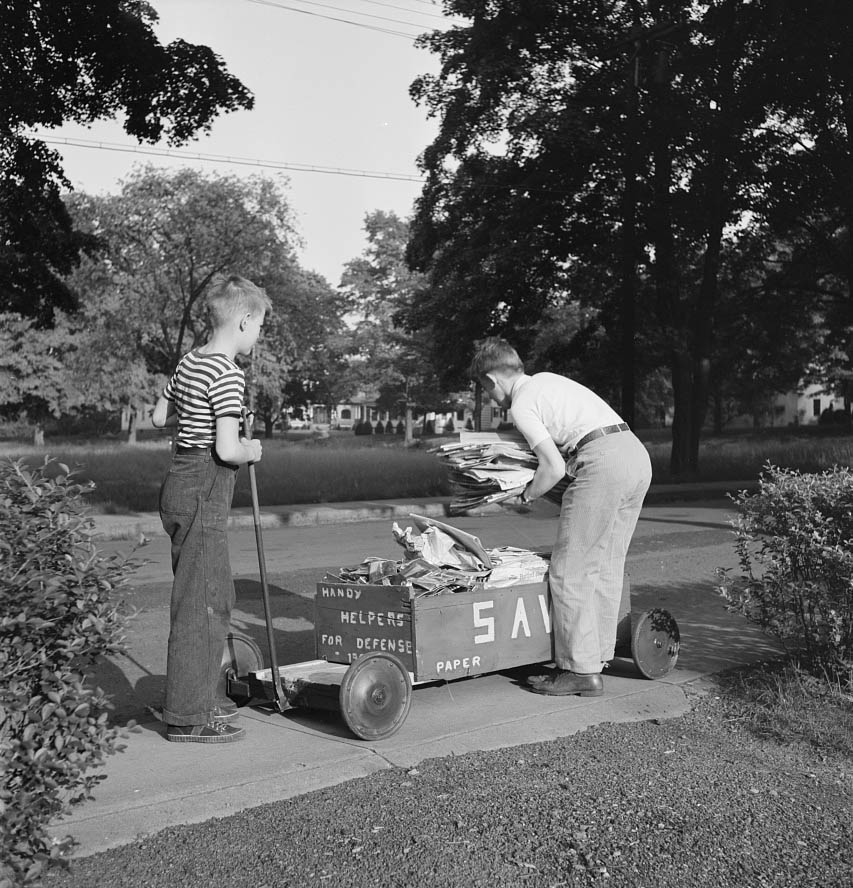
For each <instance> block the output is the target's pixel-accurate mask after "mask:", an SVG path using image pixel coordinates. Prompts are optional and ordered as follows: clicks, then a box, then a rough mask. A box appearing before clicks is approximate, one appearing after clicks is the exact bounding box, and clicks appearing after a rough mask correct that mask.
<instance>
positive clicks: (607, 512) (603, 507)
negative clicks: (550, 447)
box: [549, 432, 652, 673]
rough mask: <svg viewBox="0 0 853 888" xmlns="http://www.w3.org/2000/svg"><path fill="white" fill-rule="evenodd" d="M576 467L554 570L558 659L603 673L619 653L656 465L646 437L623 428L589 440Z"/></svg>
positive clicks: (565, 665)
mask: <svg viewBox="0 0 853 888" xmlns="http://www.w3.org/2000/svg"><path fill="white" fill-rule="evenodd" d="M572 473H573V474H574V475H575V476H576V477H575V480H574V481H573V482H572V483H571V484H569V486H568V487H567V488H566V492H565V494H564V495H563V502H562V508H561V510H560V518H559V523H558V528H557V540H556V543H555V544H554V549H553V552H552V554H551V567H550V571H549V582H550V588H551V602H552V626H553V629H552V631H553V634H554V659H555V662H556V664H557V666H558V667H559V668H561V669H569V670H571V671H572V672H578V673H597V672H601V669H602V666H603V665H604V664H605V663H607V662H608V661H609V660H611V659H612V658H613V652H614V646H615V644H616V626H617V623H618V618H619V603H620V601H621V597H622V580H623V577H624V573H625V557H626V556H627V554H628V547H629V545H630V544H631V538H632V536H633V535H634V529H635V528H636V526H637V520H638V518H639V517H640V510H641V508H642V505H643V499H644V498H645V495H646V492H647V491H648V489H649V485H650V483H651V479H652V467H651V461H650V460H649V454H648V451H647V450H646V448H645V447H644V446H643V444H642V442H641V441H640V440H639V439H638V438H637V437H636V436H635V435H634V434H633V433H632V432H620V433H618V434H615V435H607V436H605V437H602V438H596V439H595V440H593V441H590V442H589V443H588V444H585V445H584V446H583V447H582V448H581V449H580V451H578V453H577V456H576V462H575V464H574V467H573V468H572Z"/></svg>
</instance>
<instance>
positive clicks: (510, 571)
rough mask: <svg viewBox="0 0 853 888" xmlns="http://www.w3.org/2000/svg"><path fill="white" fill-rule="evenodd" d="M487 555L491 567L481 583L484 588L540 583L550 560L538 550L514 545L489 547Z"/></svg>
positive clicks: (543, 578)
mask: <svg viewBox="0 0 853 888" xmlns="http://www.w3.org/2000/svg"><path fill="white" fill-rule="evenodd" d="M489 556H490V557H491V559H492V569H491V571H490V573H489V576H488V577H487V579H486V581H485V583H484V584H483V588H484V589H500V588H502V587H505V586H520V585H524V584H526V583H541V582H542V581H543V580H545V579H546V578H547V577H548V567H549V565H550V561H549V560H548V557H547V556H545V555H540V554H539V553H538V552H531V551H530V550H529V549H519V548H516V547H515V546H501V547H500V548H498V549H490V550H489Z"/></svg>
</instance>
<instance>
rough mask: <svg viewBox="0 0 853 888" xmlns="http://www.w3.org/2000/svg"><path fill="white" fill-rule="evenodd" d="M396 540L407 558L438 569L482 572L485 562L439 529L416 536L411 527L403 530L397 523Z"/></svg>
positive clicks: (395, 529)
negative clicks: (415, 559) (454, 568)
mask: <svg viewBox="0 0 853 888" xmlns="http://www.w3.org/2000/svg"><path fill="white" fill-rule="evenodd" d="M392 532H393V534H394V539H395V540H396V541H397V542H398V543H399V544H400V545H401V546H402V547H403V548H404V549H405V551H406V558H407V559H410V558H421V559H423V560H424V561H426V562H428V563H429V564H434V565H435V566H436V567H458V568H462V569H463V570H475V571H478V570H482V569H483V567H484V564H483V562H482V561H481V560H480V559H479V558H477V556H476V555H474V553H473V552H469V551H468V550H467V549H464V548H462V547H461V546H459V544H458V543H457V542H456V540H454V539H453V537H451V536H450V535H449V534H447V533H445V532H444V531H443V530H440V529H439V528H438V527H427V528H426V529H425V530H424V531H423V533H421V534H415V533H414V532H413V531H412V528H411V527H407V528H406V529H405V530H402V529H401V528H400V526H399V524H397V523H396V522H394V526H393V528H392Z"/></svg>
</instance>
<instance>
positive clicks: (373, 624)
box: [314, 582, 551, 683]
mask: <svg viewBox="0 0 853 888" xmlns="http://www.w3.org/2000/svg"><path fill="white" fill-rule="evenodd" d="M314 627H315V628H314V633H315V639H316V644H317V657H318V658H320V659H323V660H327V661H328V662H330V663H347V664H349V663H352V662H353V661H355V660H357V659H358V658H359V657H362V656H364V655H365V654H370V653H376V652H381V653H388V654H393V655H394V656H395V657H396V658H397V659H398V660H399V661H400V662H401V663H402V664H403V666H405V668H406V669H407V671H408V672H409V673H410V675H411V678H412V681H413V682H415V683H417V682H429V681H436V680H450V679H456V678H465V677H467V676H471V675H480V674H483V673H486V672H496V671H498V670H500V669H510V668H512V667H513V666H521V665H524V664H527V663H538V662H543V661H546V660H550V659H551V617H550V605H549V594H548V583H547V582H542V583H530V584H526V585H519V586H510V587H504V588H499V589H488V590H482V591H464V592H456V593H453V594H448V595H435V596H421V597H415V596H414V593H413V592H412V590H411V589H410V588H409V587H407V586H372V585H368V584H352V583H335V582H323V583H319V584H318V585H317V593H316V597H315V599H314Z"/></svg>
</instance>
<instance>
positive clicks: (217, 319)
mask: <svg viewBox="0 0 853 888" xmlns="http://www.w3.org/2000/svg"><path fill="white" fill-rule="evenodd" d="M207 310H208V311H209V312H210V323H211V324H212V325H213V327H214V328H218V327H224V326H225V325H226V324H227V323H228V322H229V321H231V320H232V319H233V318H235V317H240V316H241V315H244V314H247V313H248V314H252V315H254V314H265V313H266V312H268V311H271V310H272V303H271V302H270V298H269V296H267V294H266V293H265V292H264V291H263V290H262V289H261V288H260V287H256V286H255V285H254V284H253V283H252V282H251V281H249V280H246V278H243V277H240V276H239V275H236V274H231V275H227V276H226V275H224V274H217V275H215V276H214V278H213V280H212V281H211V283H210V289H209V290H208V291H207Z"/></svg>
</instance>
